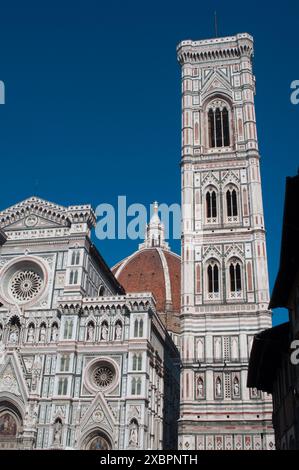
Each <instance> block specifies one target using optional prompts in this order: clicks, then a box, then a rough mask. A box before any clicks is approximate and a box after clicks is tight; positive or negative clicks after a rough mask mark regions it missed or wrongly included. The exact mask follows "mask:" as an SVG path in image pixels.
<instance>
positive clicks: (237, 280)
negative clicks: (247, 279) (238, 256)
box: [229, 262, 242, 293]
mask: <svg viewBox="0 0 299 470" xmlns="http://www.w3.org/2000/svg"><path fill="white" fill-rule="evenodd" d="M229 276H230V291H231V292H232V293H236V292H241V291H242V280H241V265H240V263H239V262H232V263H231V264H230V266H229Z"/></svg>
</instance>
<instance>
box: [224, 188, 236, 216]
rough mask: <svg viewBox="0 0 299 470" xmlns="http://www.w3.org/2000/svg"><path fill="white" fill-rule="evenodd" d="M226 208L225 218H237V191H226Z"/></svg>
mask: <svg viewBox="0 0 299 470" xmlns="http://www.w3.org/2000/svg"><path fill="white" fill-rule="evenodd" d="M226 208H227V217H237V216H238V199H237V191H236V190H235V189H228V190H227V191H226Z"/></svg>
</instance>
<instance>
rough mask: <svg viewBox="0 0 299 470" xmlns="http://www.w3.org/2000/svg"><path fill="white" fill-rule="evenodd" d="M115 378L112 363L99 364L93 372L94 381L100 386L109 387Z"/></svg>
mask: <svg viewBox="0 0 299 470" xmlns="http://www.w3.org/2000/svg"><path fill="white" fill-rule="evenodd" d="M114 378H115V371H114V369H113V368H112V366H111V365H110V364H109V365H108V364H107V365H101V366H97V367H96V368H95V369H94V371H93V373H92V379H93V382H94V384H95V385H96V386H97V387H99V388H106V387H109V385H111V384H112V382H113V380H114Z"/></svg>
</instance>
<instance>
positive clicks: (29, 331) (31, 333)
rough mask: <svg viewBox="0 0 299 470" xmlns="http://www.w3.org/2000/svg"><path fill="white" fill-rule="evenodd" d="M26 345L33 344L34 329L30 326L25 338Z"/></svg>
mask: <svg viewBox="0 0 299 470" xmlns="http://www.w3.org/2000/svg"><path fill="white" fill-rule="evenodd" d="M27 341H28V343H33V342H34V327H33V326H32V325H31V326H30V327H29V330H28V337H27Z"/></svg>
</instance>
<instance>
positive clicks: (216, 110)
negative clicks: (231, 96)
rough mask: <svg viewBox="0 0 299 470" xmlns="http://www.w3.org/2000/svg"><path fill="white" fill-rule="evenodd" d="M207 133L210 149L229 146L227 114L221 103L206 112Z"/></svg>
mask: <svg viewBox="0 0 299 470" xmlns="http://www.w3.org/2000/svg"><path fill="white" fill-rule="evenodd" d="M208 132H209V146H210V148H216V147H217V148H219V147H228V146H229V145H230V131H229V113H228V109H227V107H226V106H223V105H222V104H221V103H219V105H218V106H216V105H215V106H213V107H211V108H210V109H209V111H208Z"/></svg>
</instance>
